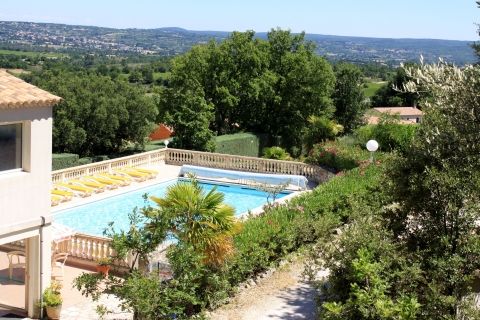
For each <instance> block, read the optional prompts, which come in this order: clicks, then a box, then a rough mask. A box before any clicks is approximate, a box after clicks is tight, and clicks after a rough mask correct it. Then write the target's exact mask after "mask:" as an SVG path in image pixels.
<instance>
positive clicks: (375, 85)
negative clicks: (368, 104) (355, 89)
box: [363, 81, 387, 98]
mask: <svg viewBox="0 0 480 320" xmlns="http://www.w3.org/2000/svg"><path fill="white" fill-rule="evenodd" d="M386 83H387V82H386V81H380V82H367V87H366V88H364V89H363V93H364V94H365V96H366V97H367V98H370V97H372V96H373V95H374V94H375V92H377V90H378V89H380V87H382V86H384V85H385V84H386Z"/></svg>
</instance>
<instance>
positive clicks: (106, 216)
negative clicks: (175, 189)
mask: <svg viewBox="0 0 480 320" xmlns="http://www.w3.org/2000/svg"><path fill="white" fill-rule="evenodd" d="M176 182H177V180H171V181H167V182H163V183H160V184H156V185H153V186H150V187H146V188H142V189H138V190H135V191H131V192H128V193H123V194H120V195H117V196H113V197H110V198H106V199H103V200H99V201H95V202H91V203H88V204H85V205H82V206H78V207H74V208H70V209H66V210H62V211H59V212H57V213H56V214H55V222H58V223H61V224H63V225H66V226H68V227H70V228H72V229H74V230H76V231H78V232H81V233H86V234H91V235H97V236H102V235H103V230H104V229H105V228H106V227H107V226H108V223H110V222H112V221H114V222H115V225H114V226H115V228H116V229H123V230H126V229H127V228H128V226H129V220H128V214H129V213H131V212H132V210H133V209H134V208H135V207H137V208H141V207H143V206H145V201H144V199H143V195H144V194H148V196H156V197H163V196H164V194H165V192H166V190H167V188H168V187H169V186H171V185H173V184H175V183H176ZM200 185H201V186H202V188H203V189H204V190H205V191H206V192H208V191H210V190H211V189H213V188H214V187H217V191H220V192H222V193H223V194H224V195H225V203H227V204H229V205H231V206H232V207H234V208H235V212H236V215H241V214H243V213H245V212H247V211H248V210H251V209H254V208H256V207H259V206H262V205H264V204H265V203H266V202H267V194H266V193H265V192H262V191H258V190H255V189H251V188H247V187H242V186H239V185H217V184H210V183H204V182H201V183H200ZM287 194H288V193H280V194H279V195H278V196H277V199H279V198H282V197H284V196H286V195H287ZM150 204H152V205H153V204H154V203H153V202H150Z"/></svg>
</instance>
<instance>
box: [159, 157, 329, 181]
mask: <svg viewBox="0 0 480 320" xmlns="http://www.w3.org/2000/svg"><path fill="white" fill-rule="evenodd" d="M165 163H166V164H172V165H183V164H191V165H198V166H203V167H209V168H217V169H229V170H239V171H248V172H257V173H278V174H295V175H301V176H304V177H306V178H307V179H309V180H313V181H315V182H317V183H321V182H325V181H326V180H328V179H329V177H330V176H331V173H330V172H329V171H327V170H325V169H323V168H321V167H318V166H314V165H310V164H306V163H303V162H295V161H282V160H271V159H262V158H255V157H244V156H235V155H228V154H220V153H210V152H200V151H190V150H180V149H168V151H167V152H166V154H165Z"/></svg>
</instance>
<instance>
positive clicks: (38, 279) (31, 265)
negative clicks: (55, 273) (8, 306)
mask: <svg viewBox="0 0 480 320" xmlns="http://www.w3.org/2000/svg"><path fill="white" fill-rule="evenodd" d="M42 229H43V230H40V236H34V237H31V238H27V239H25V245H26V246H25V250H26V251H25V256H26V268H25V309H26V311H27V313H28V316H29V317H30V318H39V316H40V308H39V307H38V305H37V304H38V302H39V301H40V297H41V294H42V291H43V290H45V288H46V287H48V286H49V285H50V277H51V256H52V253H51V231H50V225H47V226H45V227H43V228H42ZM40 238H42V241H40Z"/></svg>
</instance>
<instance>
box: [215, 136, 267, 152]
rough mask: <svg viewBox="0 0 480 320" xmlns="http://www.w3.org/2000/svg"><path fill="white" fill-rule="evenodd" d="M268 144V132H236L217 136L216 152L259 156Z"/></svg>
mask: <svg viewBox="0 0 480 320" xmlns="http://www.w3.org/2000/svg"><path fill="white" fill-rule="evenodd" d="M266 145H268V137H267V135H266V134H254V133H248V132H244V133H235V134H226V135H222V136H218V137H215V152H218V153H225V154H235V155H239V156H248V157H258V156H260V154H261V150H262V148H263V147H265V146H266Z"/></svg>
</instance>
